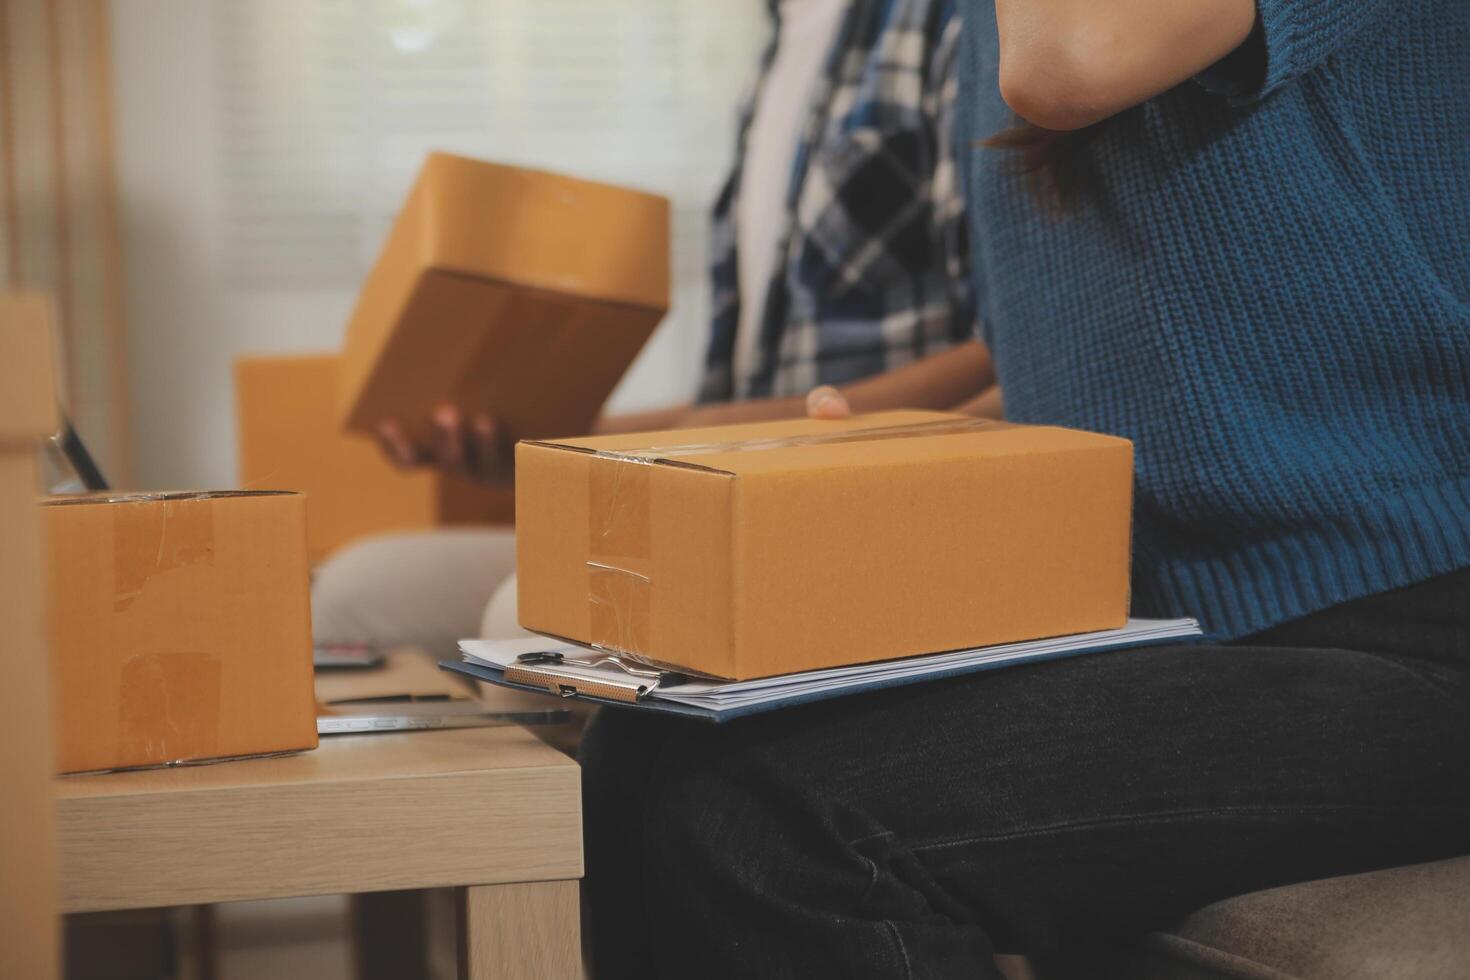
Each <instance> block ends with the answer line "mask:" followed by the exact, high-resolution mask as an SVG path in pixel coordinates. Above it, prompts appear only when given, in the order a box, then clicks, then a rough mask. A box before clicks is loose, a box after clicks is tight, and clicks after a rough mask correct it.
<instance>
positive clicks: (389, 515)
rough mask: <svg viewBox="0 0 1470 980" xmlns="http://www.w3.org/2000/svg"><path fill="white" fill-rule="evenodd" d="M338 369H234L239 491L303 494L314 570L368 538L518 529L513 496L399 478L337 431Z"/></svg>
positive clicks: (285, 364)
mask: <svg viewBox="0 0 1470 980" xmlns="http://www.w3.org/2000/svg"><path fill="white" fill-rule="evenodd" d="M340 366H341V358H340V357H339V356H338V355H336V354H295V355H281V356H275V357H267V356H261V357H241V358H238V359H236V361H235V421H236V425H237V427H238V450H239V453H238V455H239V468H240V485H241V486H242V487H247V488H249V489H252V490H300V491H302V492H303V493H305V494H306V547H307V554H308V556H309V557H310V559H311V561H312V562H313V563H315V562H319V561H321V560H322V559H323V558H325V557H326V556H327V555H329V554H331V553H332V552H333V551H335V550H337V548H339V547H341V546H342V545H344V544H346V543H348V542H349V541H352V540H354V539H356V538H360V537H363V536H365V535H369V534H375V533H379V532H385V531H406V530H414V529H418V528H429V527H434V526H437V525H441V524H509V523H510V522H511V521H512V520H514V516H515V493H514V491H513V490H512V488H511V487H509V486H504V487H494V486H484V485H480V484H476V483H472V482H470V481H469V480H467V479H462V478H459V477H455V476H450V475H448V474H445V473H441V472H438V471H435V470H430V469H424V470H420V471H417V472H406V471H403V470H399V469H397V468H395V467H394V466H393V464H391V463H390V462H388V460H387V459H385V458H384V456H383V454H382V452H381V450H379V449H378V446H377V444H376V443H375V441H374V440H373V439H372V438H371V437H368V436H363V435H359V434H356V433H350V432H343V431H342V429H341V426H340V425H338V422H337V378H338V375H339V373H340Z"/></svg>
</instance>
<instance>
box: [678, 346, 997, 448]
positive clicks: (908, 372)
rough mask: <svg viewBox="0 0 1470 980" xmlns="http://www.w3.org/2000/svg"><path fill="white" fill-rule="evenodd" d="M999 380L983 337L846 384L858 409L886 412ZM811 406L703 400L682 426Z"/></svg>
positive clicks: (971, 392) (967, 393) (789, 413)
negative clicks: (719, 403)
mask: <svg viewBox="0 0 1470 980" xmlns="http://www.w3.org/2000/svg"><path fill="white" fill-rule="evenodd" d="M994 384H995V367H994V365H993V363H992V362H991V359H990V351H989V350H987V349H986V347H985V345H984V344H981V343H980V342H979V341H975V340H969V341H966V342H964V343H962V344H957V345H955V346H954V347H951V348H949V349H948V350H944V351H941V352H940V353H938V354H931V355H930V356H928V357H925V358H923V359H921V360H918V361H914V362H913V363H912V364H906V365H904V366H903V367H900V368H894V369H893V370H892V371H885V372H883V373H882V374H876V375H874V376H873V377H871V378H864V379H863V380H862V381H854V382H852V383H851V384H846V385H843V386H842V388H841V391H842V394H843V395H844V396H845V397H846V398H847V401H848V404H850V405H851V406H852V410H853V411H854V412H881V411H883V410H884V409H890V408H936V409H942V408H949V407H950V406H951V405H956V404H959V403H960V402H962V401H964V400H966V399H968V398H971V397H973V396H975V395H976V394H978V393H980V392H981V391H983V390H985V389H986V388H989V387H990V386H992V385H994ZM806 408H807V396H805V395H797V396H793V397H791V398H772V399H752V400H748V401H740V402H729V403H727V404H722V405H701V406H695V407H692V408H691V409H690V410H689V411H688V413H687V414H686V415H685V416H684V417H683V418H682V419H681V420H680V422H679V426H680V427H682V428H691V427H693V426H697V425H728V424H733V423H736V422H763V421H767V420H771V419H789V418H797V417H799V416H801V415H803V414H804V413H805V412H806Z"/></svg>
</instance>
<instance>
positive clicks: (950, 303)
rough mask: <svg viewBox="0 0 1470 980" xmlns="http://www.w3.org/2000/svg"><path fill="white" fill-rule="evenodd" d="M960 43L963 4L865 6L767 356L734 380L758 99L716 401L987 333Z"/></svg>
mask: <svg viewBox="0 0 1470 980" xmlns="http://www.w3.org/2000/svg"><path fill="white" fill-rule="evenodd" d="M773 7H774V3H773ZM959 32H960V17H959V14H958V13H957V11H956V10H955V0H852V3H851V4H850V6H849V9H848V11H847V12H846V14H845V15H844V16H843V20H842V23H841V25H840V26H839V29H838V34H837V40H836V42H835V44H834V46H833V49H832V51H831V54H830V55H829V58H828V61H827V70H826V72H825V74H824V75H823V77H822V79H821V80H820V81H819V82H818V85H817V90H816V92H815V93H814V96H813V99H812V102H811V108H810V110H809V115H808V118H807V122H806V125H805V128H804V130H803V135H802V137H801V140H800V142H799V144H798V147H797V153H796V157H795V162H794V165H793V168H792V177H791V186H790V190H789V192H788V197H787V212H788V218H787V227H786V230H785V233H784V234H783V235H782V238H781V242H780V245H779V248H780V256H779V258H778V260H777V262H776V263H775V270H776V271H775V274H774V275H773V276H772V280H771V282H770V284H769V286H768V288H767V295H766V302H765V309H764V311H763V314H762V316H761V318H760V320H759V325H760V337H759V340H758V342H757V344H756V350H757V355H756V357H755V358H753V359H752V363H751V364H750V365H749V366H748V368H747V369H746V371H745V373H744V375H743V376H742V377H735V369H734V363H733V362H734V350H735V332H736V329H737V326H738V324H739V321H740V294H739V289H738V286H737V283H738V278H737V276H736V262H737V261H738V256H737V254H736V248H735V227H734V216H735V214H736V207H735V202H736V198H737V197H738V195H739V193H740V176H741V170H740V164H739V162H738V160H740V159H743V157H744V153H745V142H746V133H747V131H748V129H749V126H750V118H751V113H752V111H753V106H754V104H755V95H752V97H751V98H750V100H748V101H747V103H746V105H745V108H744V111H743V112H742V114H741V124H740V139H739V148H740V149H739V156H738V157H737V164H736V167H735V172H734V173H733V174H732V175H731V176H730V180H729V182H728V183H727V184H726V185H725V189H724V190H723V191H722V192H721V194H720V197H719V200H718V202H717V203H716V205H715V211H714V238H713V258H714V262H713V266H712V270H711V273H712V278H713V282H712V285H713V323H712V325H711V326H712V335H711V338H710V346H709V352H708V355H707V358H706V372H705V377H704V381H703V384H702V385H701V387H700V400H701V401H728V400H731V399H736V398H752V397H766V396H771V397H780V396H785V395H798V394H802V393H804V392H806V391H807V390H809V389H810V388H812V387H813V386H815V385H818V384H842V383H844V382H848V381H853V380H856V379H858V378H864V377H867V376H869V375H873V374H878V373H880V372H882V371H886V370H888V369H891V368H895V367H898V366H900V365H903V364H907V363H909V362H910V361H914V360H917V359H919V358H921V357H924V356H926V355H929V354H932V353H935V352H936V351H939V350H941V349H943V348H945V347H948V346H950V345H952V344H955V343H957V342H959V341H962V340H966V339H968V338H970V337H971V336H973V335H974V328H975V302H974V296H973V294H972V291H971V286H970V279H969V258H968V250H969V245H968V239H967V235H966V229H965V215H964V199H963V196H962V194H963V188H962V186H961V182H960V180H959V176H958V174H957V172H956V153H955V147H954V145H953V142H952V134H953V125H952V123H953V114H954V106H955V96H956V94H957V87H958V85H957V80H956V70H955V69H956V65H955V58H956V55H957V50H958V40H959ZM774 44H775V42H772V47H771V48H770V49H768V50H767V52H766V55H765V62H764V67H763V71H762V74H763V75H764V69H765V68H769V66H770V63H771V58H772V57H773V55H774V53H775V47H774ZM757 94H758V93H757Z"/></svg>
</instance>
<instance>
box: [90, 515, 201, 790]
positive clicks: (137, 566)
mask: <svg viewBox="0 0 1470 980" xmlns="http://www.w3.org/2000/svg"><path fill="white" fill-rule="evenodd" d="M209 496H210V495H209V494H193V493H175V494H122V495H117V496H112V497H109V498H108V503H110V504H113V505H119V504H120V505H122V506H114V508H113V510H112V515H113V524H112V567H113V598H112V608H113V611H114V613H115V614H117V615H118V617H119V618H120V619H124V618H126V616H127V614H128V610H129V608H130V607H131V606H132V605H133V602H134V601H135V600H137V599H138V597H139V596H141V595H142V594H143V591H144V589H146V588H147V587H148V584H149V582H151V581H154V580H155V579H157V578H158V577H159V576H163V575H170V574H184V575H188V574H191V573H192V572H193V571H194V570H195V569H198V568H207V567H212V566H213V565H214V554H215V544H214V511H213V510H212V509H211V508H210V506H209V504H208V497H209ZM144 502H157V503H160V504H161V505H162V506H160V507H147V508H142V509H141V510H137V511H136V512H133V513H128V511H130V510H132V508H129V507H128V506H127V505H128V504H138V503H144ZM140 517H141V518H142V519H141V520H140V519H139V518H140ZM223 684H224V680H223V669H222V667H221V664H220V662H219V658H218V657H217V656H214V655H213V654H210V653H207V652H192V651H169V652H158V653H145V654H139V655H137V656H134V657H130V658H129V659H128V660H126V661H124V662H123V664H122V666H121V674H120V677H119V680H118V690H119V692H120V695H121V697H120V699H119V703H120V706H121V707H120V710H119V712H118V718H117V743H118V746H119V749H120V750H121V752H122V754H123V757H124V758H155V759H166V760H169V761H177V760H182V759H184V758H189V757H192V758H199V757H201V756H203V757H210V756H215V755H218V754H219V751H218V747H219V725H220V695H221V689H222V687H223ZM186 747H187V748H186Z"/></svg>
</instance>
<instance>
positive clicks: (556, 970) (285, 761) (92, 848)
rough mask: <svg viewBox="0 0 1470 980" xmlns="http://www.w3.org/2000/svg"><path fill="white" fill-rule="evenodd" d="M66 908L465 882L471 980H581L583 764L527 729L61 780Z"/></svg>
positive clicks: (410, 737) (410, 735) (326, 742)
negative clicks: (562, 979)
mask: <svg viewBox="0 0 1470 980" xmlns="http://www.w3.org/2000/svg"><path fill="white" fill-rule="evenodd" d="M57 810H58V825H59V836H60V851H61V906H62V908H61V910H62V911H63V912H93V911H104V910H113V909H131V908H152V907H157V906H175V905H198V904H206V903H212V902H230V901H241V900H247V899H257V898H285V897H289V896H296V895H321V894H339V893H362V892H380V891H391V890H401V889H420V888H443V887H455V888H460V889H462V890H463V891H462V896H463V909H464V919H463V929H462V935H461V942H462V943H463V950H462V961H463V963H464V966H465V970H464V973H465V975H466V976H467V977H468V978H469V980H487V978H490V977H495V978H497V980H498V978H509V977H535V978H543V977H544V978H555V977H568V978H571V977H578V976H580V975H581V952H580V945H581V944H580V936H579V927H578V901H577V890H578V880H579V879H580V878H581V876H582V816H581V785H580V779H579V772H578V769H577V765H576V763H575V762H573V761H572V760H571V759H569V758H567V757H566V756H565V755H563V754H562V753H560V752H557V751H556V750H554V749H552V748H550V747H548V746H547V745H545V744H543V743H542V742H541V741H540V740H538V739H537V738H536V737H535V736H533V735H532V734H530V733H529V732H527V731H526V730H525V729H522V728H516V727H507V728H471V729H453V730H444V731H426V732H405V733H402V734H392V735H336V736H331V737H328V738H325V739H323V740H322V745H321V748H319V749H317V750H316V751H315V752H306V753H302V754H299V755H293V756H287V757H284V758H275V759H253V760H244V761H240V762H224V763H217V764H214V765H208V766H195V767H184V768H178V769H164V770H149V771H141V772H128V773H110V774H102V775H90V776H65V777H61V778H60V779H58V780H57Z"/></svg>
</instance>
